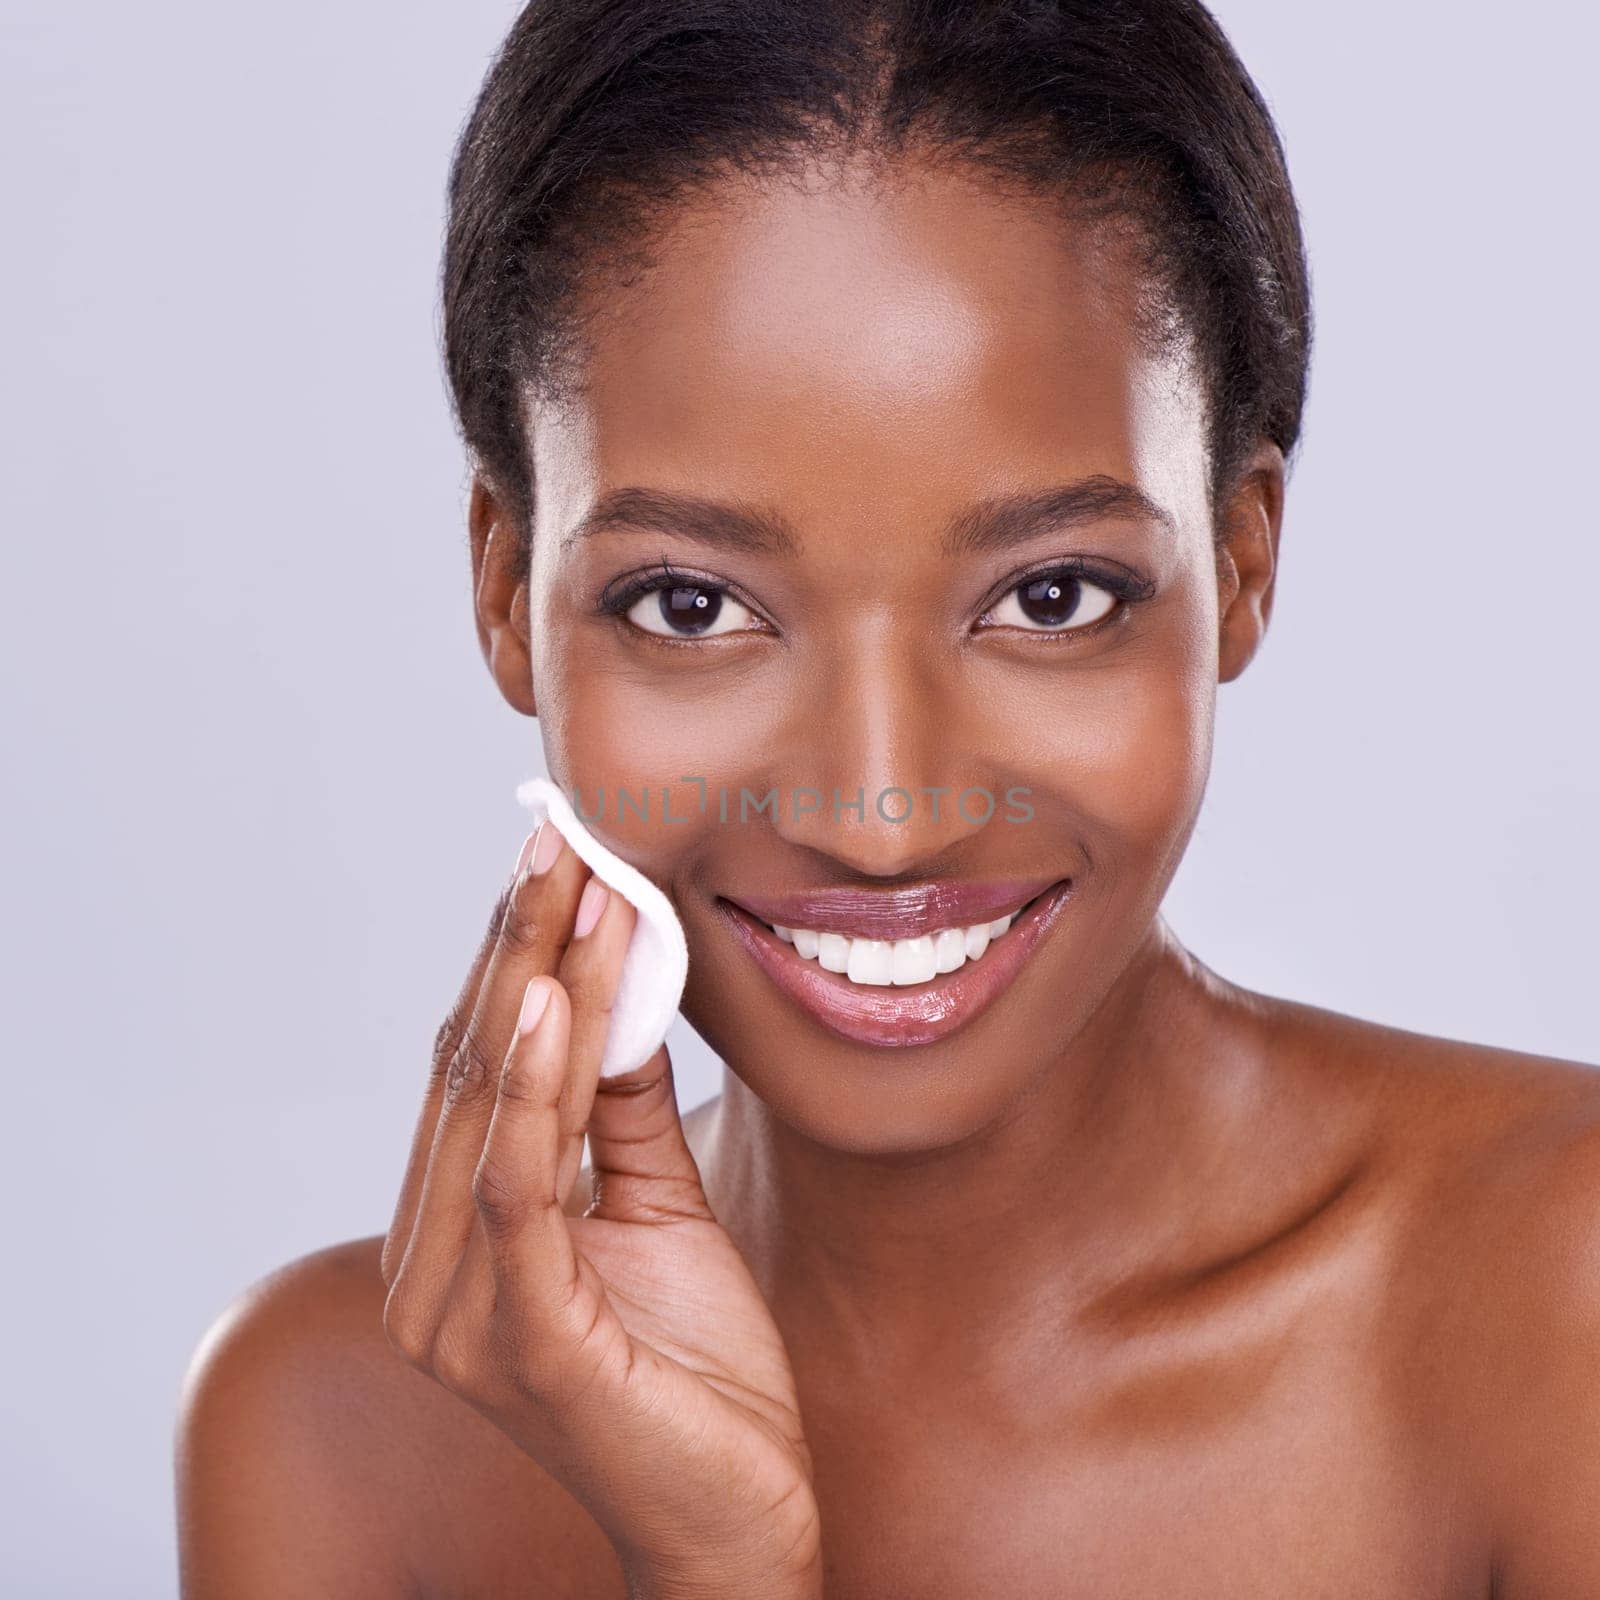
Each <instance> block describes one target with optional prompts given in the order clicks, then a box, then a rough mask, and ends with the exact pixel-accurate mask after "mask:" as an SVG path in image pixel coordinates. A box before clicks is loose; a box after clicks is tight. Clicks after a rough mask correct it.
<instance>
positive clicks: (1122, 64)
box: [443, 0, 1311, 538]
mask: <svg viewBox="0 0 1600 1600" xmlns="http://www.w3.org/2000/svg"><path fill="white" fill-rule="evenodd" d="M913 147H915V148H916V149H918V150H920V151H925V152H926V151H931V152H933V153H935V154H942V155H943V154H947V155H949V156H950V157H952V158H955V159H960V160H964V161H966V162H968V163H970V164H972V165H974V166H976V167H979V168H984V169H987V170H988V171H989V172H991V173H993V174H995V175H997V176H1002V177H1004V178H1006V179H1008V180H1010V181H1012V182H1014V183H1018V184H1023V185H1026V186H1028V187H1029V188H1030V189H1031V190H1032V191H1033V192H1036V193H1039V194H1042V195H1045V196H1050V195H1054V196H1057V197H1059V198H1060V199H1061V200H1062V201H1063V202H1065V203H1066V204H1067V205H1068V206H1071V205H1074V204H1078V205H1087V206H1088V207H1089V208H1090V209H1091V210H1092V209H1093V207H1094V206H1095V205H1096V204H1097V203H1098V204H1099V205H1100V207H1101V208H1102V209H1104V208H1105V206H1106V205H1107V203H1109V205H1110V207H1111V209H1112V210H1113V211H1114V212H1115V213H1117V214H1119V215H1121V216H1124V217H1127V218H1129V219H1130V220H1133V221H1135V222H1137V223H1138V224H1139V228H1138V232H1139V234H1140V236H1141V237H1142V238H1143V239H1144V240H1145V242H1146V245H1147V249H1148V253H1147V256H1146V260H1147V263H1148V265H1149V267H1150V268H1151V274H1152V279H1153V282H1154V283H1155V284H1156V285H1157V286H1158V287H1157V291H1156V292H1158V294H1159V296H1160V298H1161V300H1162V303H1163V304H1164V305H1165V306H1166V307H1168V308H1169V314H1170V318H1171V320H1172V321H1173V322H1174V324H1175V325H1176V326H1177V327H1179V328H1180V329H1181V330H1182V331H1183V332H1184V333H1185V334H1186V335H1187V336H1188V337H1189V338H1190V339H1191V340H1192V342H1193V343H1192V348H1193V349H1194V350H1195V351H1196V353H1197V357H1198V361H1199V367H1200V372H1201V377H1202V380H1203V383H1204V386H1205V390H1206V399H1207V406H1208V414H1209V423H1210V446H1211V465H1212V482H1213V490H1214V492H1215V491H1218V490H1220V489H1221V488H1222V487H1223V485H1224V484H1225V483H1226V481H1227V480H1228V479H1229V478H1230V475H1231V474H1232V473H1233V472H1234V471H1235V469H1236V468H1237V467H1238V466H1239V465H1240V464H1241V463H1242V461H1243V459H1244V456H1245V454H1246V453H1247V452H1248V451H1249V450H1250V449H1252V448H1253V447H1254V445H1255V443H1256V442H1257V441H1258V440H1260V439H1262V438H1266V439H1269V440H1272V441H1274V442H1276V443H1277V444H1278V445H1279V446H1280V447H1281V448H1282V450H1283V452H1284V454H1285V455H1286V456H1287V455H1289V454H1290V453H1291V452H1292V451H1293V448H1294V445H1295V443H1296V441H1297V439H1298V437H1299V433H1300V421H1301V414H1302V411H1303V409H1304V404H1305V392H1306V379H1307V369H1308V362H1309V357H1310V347H1311V300H1310V284H1309V278H1308V273H1307V268H1306V261H1305V249H1304V244H1303V241H1302V237H1301V231H1300V219H1299V214H1298V211H1297V208H1296V205H1295V200H1294V194H1293V191H1292V189H1291V187H1290V184H1289V176H1288V171H1287V167H1286V163H1285V160H1284V153H1283V147H1282V144H1281V142H1280V140H1279V137H1278V133H1277V129H1276V128H1275V127H1274V125H1273V121H1272V117H1271V114H1270V112H1269V111H1268V110H1267V107H1266V105H1265V103H1264V101H1263V99H1262V97H1261V94H1260V93H1259V91H1258V90H1257V88H1256V86H1255V84H1254V83H1253V82H1252V81H1251V78H1250V76H1249V74H1248V73H1247V72H1246V71H1245V69H1244V66H1243V64H1242V63H1241V62H1240V61H1239V58H1238V57H1237V56H1236V55H1235V54H1234V51H1233V49H1232V47H1231V46H1230V45H1229V43H1228V41H1227V39H1226V38H1225V37H1224V35H1223V33H1222V30H1221V28H1220V27H1219V26H1218V24H1217V22H1216V20H1215V19H1214V18H1213V17H1212V15H1211V13H1210V12H1209V11H1207V10H1206V9H1205V7H1204V6H1202V5H1200V4H1199V3H1198V0H532V3H530V4H529V5H527V6H526V7H525V8H524V9H523V11H522V12H521V13H520V15H519V16H518V17H517V19H516V21H515V23H514V24H513V25H512V28H511V31H510V33H509V35H508V36H507V38H506V40H505V42H504V44H503V45H502V47H501V49H500V51H499V53H498V55H497V56H496V58H495V61H494V63H493V65H492V67H491V68H490V71H489V74H488V77H487V79H486V80H485V82H484V85H483V89H482V92H481V94H480V95H479V98H478V101H477V104H476V105H475V107H474V108H473V111H472V114H471V116H470V118H469V119H468V122H467V124H466V127H465V129H464V130H463V132H462V135H461V139H460V142H459V144H458V146H457V148H456V153H455V159H454V162H453V165H452V168H451V174H450V186H449V225H448V229H447V234H446V242H445V254H444V266H443V327H444V344H445V364H446V369H447V372H448V375H449V380H450V386H451V391H452V395H453V398H454V402H455V406H456V413H457V417H458V419H459V421H460V425H461V430H462V433H463V435H464V437H465V440H466V443H467V446H468V448H469V450H470V451H471V452H472V454H473V456H474V458H475V460H476V463H477V465H478V467H479V468H480V470H482V471H484V472H485V473H486V475H487V476H488V478H489V480H490V482H491V483H492V484H493V485H494V487H495V489H496V490H497V492H498V493H499V494H500V495H501V496H502V497H503V498H504V499H506V500H507V501H508V502H509V504H510V505H511V507H512V508H513V510H514V511H515V513H516V514H517V516H518V519H519V522H520V524H521V526H522V530H523V536H524V538H525V537H526V534H527V529H528V526H529V519H530V515H531V510H532V486H531V485H530V483H529V481H528V473H529V462H528V451H527V440H526V439H525V437H524V418H525V414H526V412H525V406H526V401H527V399H528V398H529V397H530V396H533V395H543V396H550V395H554V394H558V393H560V392H562V389H563V385H564V381H565V378H564V374H566V373H567V372H568V371H569V370H571V361H570V358H571V356H572V355H573V354H574V352H575V351H577V350H579V349H580V348H581V337H582V318H581V317H580V315H579V309H578V298H579V293H580V291H581V290H582V289H583V288H584V286H585V285H587V284H590V283H592V282H594V281H595V277H596V275H597V274H598V273H599V272H602V271H605V272H608V273H613V274H615V275H616V281H617V282H619V283H626V282H629V281H633V280H632V278H631V277H630V272H636V271H639V270H643V269H645V268H647V267H648V265H649V259H650V258H649V253H648V252H649V243H648V242H649V240H650V239H651V238H652V226H653V225H655V224H658V223H660V222H662V221H663V220H666V219H668V218H669V217H670V214H671V211H672V208H673V203H674V200H675V199H677V198H679V197H681V196H683V195H685V194H686V193H687V192H689V191H690V190H692V189H694V188H695V187H697V186H700V185H704V184H709V183H713V182H715V180H716V179H717V178H719V177H725V176H727V175H729V174H730V173H745V174H759V173H761V172H770V171H774V170H777V171H782V170H785V169H791V168H793V167H794V166H795V165H796V164H797V163H798V162H801V161H804V160H805V159H806V158H808V157H811V158H818V157H827V156H839V155H849V154H855V155H858V156H867V157H869V158H871V159H872V160H873V161H875V162H879V163H881V164H882V165H883V167H884V168H885V169H887V166H888V164H889V163H890V162H892V160H893V159H894V157H895V156H896V155H897V154H898V153H903V152H906V151H908V150H910V149H912V148H913ZM591 311H592V308H591Z"/></svg>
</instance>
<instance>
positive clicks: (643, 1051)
mask: <svg viewBox="0 0 1600 1600" xmlns="http://www.w3.org/2000/svg"><path fill="white" fill-rule="evenodd" d="M517 799H518V801H519V802H520V803H521V804H523V805H525V806H526V807H527V808H528V810H529V811H531V812H532V813H533V816H534V819H535V821H538V822H543V821H544V820H545V818H546V817H548V818H549V819H550V820H551V821H552V822H553V823H554V824H555V825H556V827H557V828H559V829H560V830H561V836H562V837H563V838H564V839H565V840H566V841H567V843H568V844H570V845H571V846H572V848H573V849H574V850H575V851H576V852H577V853H578V856H579V859H580V860H582V861H583V862H584V863H585V864H586V865H587V866H588V868H589V870H590V871H591V872H592V873H593V874H594V875H595V877H597V878H598V879H599V880H600V881H601V882H602V883H604V884H606V885H607V886H608V887H610V888H612V889H615V890H616V891H617V893H618V894H620V895H621V896H622V898H623V899H624V900H626V901H628V903H629V904H630V905H632V907H633V909H634V911H635V912H636V913H637V916H636V918H635V920H634V925H633V937H632V938H631V939H630V940H629V941H628V949H627V953H626V954H625V955H624V956H623V958H622V979H621V982H620V983H619V985H618V987H617V998H616V1002H615V1004H614V1005H613V1007H612V1011H611V1029H610V1032H609V1033H608V1034H607V1035H606V1043H605V1049H604V1051H603V1052H602V1053H601V1057H600V1076H601V1077H602V1078H610V1077H614V1076H616V1074H617V1073H619V1072H632V1071H633V1069H634V1068H635V1067H640V1066H643V1065H644V1063H645V1062H646V1061H648V1060H649V1059H650V1057H651V1056H653V1055H654V1054H655V1053H656V1051H657V1049H658V1048H659V1047H660V1045H661V1041H662V1040H663V1039H665V1038H666V1036H667V1029H668V1028H670V1027H671V1026H672V1019H673V1018H674V1017H675V1016H677V1014H678V1006H679V1004H680V1002H681V1001H682V999H683V986H684V983H685V981H686V980H687V978H688V976H689V946H688V944H687V942H686V941H685V939H684V937H683V924H682V923H681V922H679V921H678V913H677V912H676V911H674V910H673V909H672V902H671V901H670V900H668V899H667V897H666V896H665V895H664V894H662V892H661V891H660V890H659V889H658V888H656V886H655V885H654V884H653V883H651V881H650V880H649V879H648V878H647V877H645V875H644V874H643V873H642V872H640V871H639V869H638V868H637V867H634V866H630V865H629V864H628V863H627V862H626V861H624V860H623V859H622V857H621V856H619V855H617V853H616V852H615V851H613V850H610V849H608V848H607V847H606V846H605V845H603V844H601V842H600V841H599V840H598V839H597V838H595V836H594V835H593V834H592V833H590V832H589V830H588V829H587V828H586V827H585V826H584V825H583V823H582V822H581V821H580V820H579V819H578V816H577V813H576V812H574V811H573V809H572V806H571V803H570V802H569V801H568V799H567V797H566V796H565V795H564V794H563V793H562V792H561V790H560V789H559V788H557V786H556V785H555V784H553V783H552V782H551V781H550V780H549V779H548V778H529V779H528V781H527V782H526V783H522V784H519V785H518V786H517Z"/></svg>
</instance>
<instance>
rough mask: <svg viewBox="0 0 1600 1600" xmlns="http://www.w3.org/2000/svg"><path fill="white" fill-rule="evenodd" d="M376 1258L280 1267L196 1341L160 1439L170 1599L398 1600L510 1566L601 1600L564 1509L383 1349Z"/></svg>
mask: <svg viewBox="0 0 1600 1600" xmlns="http://www.w3.org/2000/svg"><path fill="white" fill-rule="evenodd" d="M382 1246H383V1240H382V1237H381V1236H373V1237H370V1238H364V1239H354V1240H350V1241H347V1242H345V1243H342V1244H336V1245H332V1246H329V1247H328V1248H326V1249H323V1250H318V1251H315V1252H313V1253H312V1254H310V1255H306V1256H303V1257H300V1258H299V1259H298V1260H295V1261H292V1262H289V1263H288V1264H286V1265H284V1266H282V1267H279V1268H278V1269H276V1270H275V1271H273V1272H270V1273H268V1274H267V1275H266V1276H264V1277H263V1278H261V1279H260V1280H258V1281H257V1282H255V1283H253V1284H252V1285H250V1287H249V1288H247V1289H246V1290H245V1291H244V1292H243V1293H241V1294H240V1295H239V1296H237V1298H236V1299H235V1300H234V1301H233V1302H232V1303H231V1304H230V1305H229V1306H228V1307H227V1308H226V1309H225V1310H224V1311H223V1313H222V1314H221V1315H220V1316H219V1317H218V1318H217V1320H216V1321H215V1322H214V1323H213V1324H212V1326H211V1327H210V1328H209V1329H208V1330H207V1332H206V1334H205V1336H204V1337H203V1339H202V1340H201V1342H200V1344H199V1346H198V1348H197V1349H196V1351H195V1353H194V1356H193V1358H192V1359H191V1361H190V1365H189V1369H188V1372H187V1374H186V1376H185V1379H184V1384H183V1393H182V1400H181V1406H180V1414H179V1423H178V1429H177V1440H176V1446H177V1449H176V1456H177V1462H176V1464H177V1480H178V1511H179V1541H180V1558H181V1564H182V1570H183V1594H184V1596H185V1600H211V1597H213V1596H216V1597H221V1596H224V1595H226V1596H228V1597H229V1600H255V1597H256V1596H257V1595H259V1596H261V1597H263V1600H264V1597H266V1596H268V1595H274V1596H280V1595H283V1594H286V1593H307V1594H309V1593H339V1594H341V1595H349V1596H351V1597H359V1600H368V1597H370V1600H380V1597H381V1600H401V1597H405V1600H410V1597H412V1596H416V1595H419V1594H424V1593H451V1592H468V1591H471V1592H480V1591H481V1592H493V1593H498V1592H502V1591H501V1588H500V1587H499V1586H500V1585H503V1584H504V1585H510V1584H513V1583H514V1582H515V1581H516V1580H515V1578H514V1577H513V1576H512V1575H513V1574H520V1579H521V1581H522V1582H524V1583H526V1582H527V1581H528V1579H529V1578H530V1577H536V1578H538V1579H540V1580H542V1583H543V1588H542V1589H541V1590H540V1592H541V1593H545V1594H549V1595H551V1596H565V1595H571V1596H580V1595H581V1596H602V1595H610V1594H613V1593H620V1588H618V1587H616V1586H615V1584H614V1577H613V1568H614V1565H615V1561H614V1556H613V1555H612V1551H611V1547H610V1545H609V1544H608V1543H607V1541H606V1540H605V1538H604V1536H603V1535H602V1534H601V1533H600V1530H599V1529H598V1528H597V1527H595V1525H594V1524H593V1522H592V1520H591V1519H590V1518H589V1517H588V1515H587V1513H585V1512H584V1511H583V1509H582V1507H581V1506H580V1505H578V1503H577V1502H576V1501H575V1500H573V1499H572V1497H571V1496H570V1495H568V1494H567V1492H566V1491H565V1489H563V1488H562V1486H561V1485H560V1484H559V1483H557V1482H556V1481H555V1480H554V1479H552V1478H551V1477H549V1475H548V1474H546V1473H545V1472H544V1471H543V1470H542V1469H541V1468H539V1467H538V1466H537V1465H536V1464H535V1463H534V1462H532V1461H531V1460H529V1459H528V1457H526V1456H525V1455H524V1454H523V1453H522V1452H521V1451H519V1450H518V1449H517V1448H516V1447H515V1446H514V1445H513V1444H512V1443H511V1441H510V1440H508V1439H507V1438H505V1436H504V1435H502V1434H501V1433H500V1432H499V1430H498V1429H496V1428H495V1427H494V1426H493V1425H492V1424H491V1423H489V1422H488V1421H487V1420H486V1419H484V1418H483V1417H481V1416H479V1415H478V1413H477V1412H475V1411H474V1410H472V1408H471V1407H470V1406H468V1405H466V1404H465V1403H464V1402H463V1401H461V1400H459V1399H458V1398H457V1397H456V1396H454V1395H452V1394H451V1393H450V1392H449V1391H448V1390H446V1389H444V1388H443V1387H442V1386H440V1385H439V1384H437V1383H436V1382H435V1381H434V1380H433V1379H432V1378H431V1377H429V1376H428V1375H427V1374H425V1373H423V1372H420V1371H418V1370H417V1369H416V1368H414V1367H412V1366H411V1365H410V1364H409V1363H408V1362H406V1361H405V1360H404V1359H403V1358H401V1357H400V1356H399V1355H398V1354H397V1353H396V1352H395V1351H394V1350H393V1349H392V1348H391V1347H390V1345H389V1342H388V1338H387V1336H386V1334H385V1333H384V1329H383V1307H384V1302H385V1300H386V1298H387V1289H386V1287H385V1285H384V1282H383V1278H382V1274H381V1272H380V1268H379V1257H380V1253H381V1250H382ZM506 1592H510V1589H509V1587H508V1588H507V1589H506Z"/></svg>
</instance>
